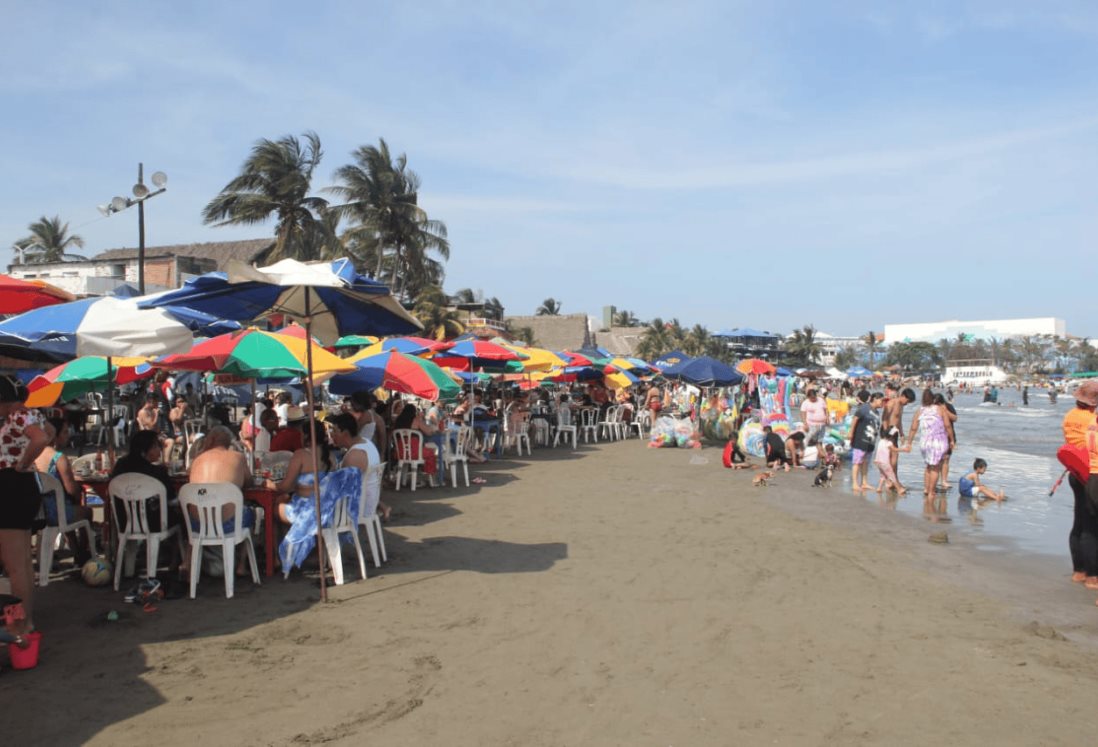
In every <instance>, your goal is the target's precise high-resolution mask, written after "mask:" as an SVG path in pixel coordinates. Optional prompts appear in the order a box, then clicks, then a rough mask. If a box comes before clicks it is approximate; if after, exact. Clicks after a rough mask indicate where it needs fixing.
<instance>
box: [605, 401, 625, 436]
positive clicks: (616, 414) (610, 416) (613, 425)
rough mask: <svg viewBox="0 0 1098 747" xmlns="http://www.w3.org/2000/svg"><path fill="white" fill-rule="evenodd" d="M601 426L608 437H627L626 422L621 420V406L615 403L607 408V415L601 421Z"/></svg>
mask: <svg viewBox="0 0 1098 747" xmlns="http://www.w3.org/2000/svg"><path fill="white" fill-rule="evenodd" d="M599 428H600V429H602V430H603V431H605V432H606V435H607V438H609V440H611V441H617V440H619V439H623V438H625V428H624V424H623V423H622V422H621V406H620V405H613V406H611V407H608V408H607V409H606V416H605V417H604V418H603V420H602V422H600V423H599Z"/></svg>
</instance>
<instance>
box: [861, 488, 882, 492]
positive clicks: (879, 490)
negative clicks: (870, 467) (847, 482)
mask: <svg viewBox="0 0 1098 747" xmlns="http://www.w3.org/2000/svg"><path fill="white" fill-rule="evenodd" d="M855 490H857V488H855ZM873 490H874V491H876V492H878V493H880V492H881V489H880V488H873Z"/></svg>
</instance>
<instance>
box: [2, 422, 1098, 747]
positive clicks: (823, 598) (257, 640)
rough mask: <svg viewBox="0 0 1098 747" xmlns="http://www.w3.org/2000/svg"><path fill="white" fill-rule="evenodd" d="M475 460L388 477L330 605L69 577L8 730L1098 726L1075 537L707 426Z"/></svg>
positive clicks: (275, 732) (809, 735)
mask: <svg viewBox="0 0 1098 747" xmlns="http://www.w3.org/2000/svg"><path fill="white" fill-rule="evenodd" d="M697 455H701V456H703V457H705V458H706V459H708V464H704V465H692V464H690V459H691V457H692V456H697ZM472 471H473V472H474V474H478V475H481V476H483V477H485V478H486V479H487V481H488V482H487V484H485V485H480V486H476V485H474V486H473V487H472V488H471V489H466V488H460V489H457V490H451V489H435V490H422V489H421V490H419V491H417V492H416V493H415V494H410V493H407V492H405V491H401V492H400V493H399V494H389V496H388V498H391V499H392V501H393V503H394V504H395V506H396V510H397V513H398V516H397V518H396V520H395V521H394V522H393V524H392V525H390V526H389V527H388V528H387V542H388V547H389V555H390V563H389V564H388V565H387V566H386V567H384V568H383V569H382V570H381V571H380V572H376V574H375V572H374V569H373V568H370V572H371V578H369V579H368V580H366V581H364V582H362V581H355V582H352V583H349V584H347V585H346V586H343V587H339V588H336V589H333V591H332V593H331V597H332V599H333V600H334V601H333V602H332V603H329V604H327V605H320V604H318V603H317V602H316V598H317V590H316V586H315V579H312V578H309V577H308V574H306V575H305V576H304V577H303V575H302V574H301V573H295V575H294V576H292V577H291V580H290V581H288V582H283V581H282V580H281V579H280V578H279V579H275V580H272V582H270V583H267V584H265V585H264V586H263V587H262V588H261V589H258V590H252V589H251V586H250V583H248V582H238V584H237V590H238V592H237V597H236V598H235V599H232V600H226V599H224V597H223V593H222V587H221V582H220V580H213V579H203V582H202V584H201V585H200V587H199V595H200V598H199V599H198V600H196V601H190V600H187V599H183V600H178V601H170V602H167V601H166V602H163V603H162V604H161V606H160V608H159V609H158V610H157V611H156V612H153V613H144V612H142V611H141V610H140V609H139V608H137V607H133V606H128V605H123V604H121V602H120V601H119V600H120V597H121V595H120V594H115V593H114V592H113V591H107V590H98V589H89V588H87V587H85V586H84V585H83V584H82V583H81V582H79V581H78V580H59V581H57V582H55V583H51V584H50V586H49V587H48V588H46V589H45V590H42V591H41V593H40V595H39V603H38V614H37V617H38V621H39V624H40V626H41V627H42V628H43V630H44V631H45V634H46V639H45V641H44V646H45V648H44V651H43V659H42V665H41V666H40V667H39V669H37V670H35V671H32V672H26V673H18V672H12V671H10V670H8V669H6V668H5V670H4V671H3V672H2V673H0V699H2V701H3V711H4V717H3V723H4V732H5V736H6V737H7V739H8V740H9V741H10V742H11V743H12V744H58V745H60V744H79V743H92V744H103V745H128V744H148V743H160V744H195V743H204V744H211V745H213V744H230V743H232V744H246V745H251V744H255V745H265V744H275V745H293V744H316V743H322V742H323V743H333V744H348V745H350V744H363V743H366V742H367V741H368V740H369V741H374V742H375V743H377V744H402V743H403V744H417V745H419V744H423V745H428V744H449V745H496V744H499V745H511V744H513V745H580V744H583V745H588V744H631V745H633V744H644V745H647V744H651V745H708V744H712V745H727V744H782V745H800V744H805V745H819V744H827V745H831V744H833V745H848V744H882V745H885V744H887V745H894V744H928V745H931V744H944V743H957V742H960V743H985V742H989V741H992V740H993V741H994V743H997V744H1006V745H1014V744H1017V745H1031V744H1043V745H1056V744H1063V745H1079V744H1089V743H1092V742H1093V741H1094V737H1093V735H1092V734H1091V731H1092V728H1091V723H1092V715H1091V714H1092V709H1093V705H1092V703H1093V697H1092V694H1093V693H1094V692H1095V691H1096V687H1098V648H1096V647H1095V640H1094V637H1093V631H1094V630H1095V629H1096V623H1098V608H1096V607H1095V606H1094V604H1093V601H1094V594H1093V593H1090V592H1086V591H1084V590H1083V589H1081V588H1079V587H1078V586H1075V585H1072V584H1071V583H1070V582H1069V581H1068V575H1069V571H1070V568H1069V567H1068V564H1067V561H1066V559H1060V560H1059V561H1054V560H1051V559H1048V558H1042V557H1037V556H1021V555H1017V554H1012V553H1010V552H1001V553H996V552H985V551H979V550H977V549H976V548H975V547H974V544H975V542H976V540H973V539H971V538H966V537H962V536H958V535H959V533H956V532H951V533H950V535H951V536H950V538H951V540H952V541H951V542H950V543H949V544H946V545H935V544H931V543H929V542H928V541H927V539H928V535H929V534H930V533H931V532H932V531H938V530H940V529H945V530H947V531H948V530H949V528H950V527H949V525H932V524H930V523H929V522H927V521H924V520H921V519H918V518H913V517H911V516H904V515H901V514H897V513H896V512H893V511H888V510H882V509H881V508H879V507H877V506H874V505H870V504H869V503H868V502H867V501H865V500H864V499H862V498H859V497H857V496H853V495H851V494H850V493H849V492H844V491H843V490H842V489H840V488H839V487H838V486H836V487H833V488H831V489H813V488H811V487H810V483H811V475H810V474H806V473H803V472H800V473H791V474H779V475H778V476H777V477H776V478H775V480H774V481H773V483H772V484H771V486H770V487H766V488H753V487H751V485H750V480H751V473H749V472H746V471H741V472H731V471H729V470H724V469H722V468H721V467H720V453H719V451H718V450H717V449H713V448H710V449H705V450H703V451H701V452H697V451H694V452H685V451H678V450H674V449H664V450H650V449H647V448H644V447H643V446H641V445H640V444H639V443H638V442H637V441H636V440H633V441H629V442H626V443H619V444H609V445H599V446H592V447H586V446H581V448H580V450H579V451H577V452H571V451H568V450H566V449H563V448H561V449H558V450H556V451H549V450H540V451H535V453H534V456H533V457H527V458H523V459H509V460H504V461H499V462H493V463H490V464H488V465H485V466H483V467H474V469H473V470H472ZM388 498H387V499H388ZM908 500H912V498H909V499H908ZM980 542H981V543H986V540H980ZM346 557H347V556H346V554H345V558H346ZM346 567H347V572H348V574H349V577H350V578H357V566H354V570H352V564H351V563H347V564H346ZM112 608H113V609H117V610H119V611H120V613H121V619H120V620H119V621H117V622H107V621H106V620H105V615H106V613H107V611H108V610H110V609H112Z"/></svg>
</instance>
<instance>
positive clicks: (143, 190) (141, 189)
mask: <svg viewBox="0 0 1098 747" xmlns="http://www.w3.org/2000/svg"><path fill="white" fill-rule="evenodd" d="M148 195H149V188H148V187H146V186H145V185H144V184H142V183H141V182H138V183H137V184H135V185H133V196H134V197H136V198H137V199H139V200H140V199H141V198H143V197H148Z"/></svg>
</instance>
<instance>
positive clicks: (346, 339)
mask: <svg viewBox="0 0 1098 747" xmlns="http://www.w3.org/2000/svg"><path fill="white" fill-rule="evenodd" d="M377 341H378V338H377V337H373V336H371V335H343V337H340V338H339V339H338V340H336V344H335V346H336V347H337V348H364V347H366V346H367V345H373V344H374V343H375V342H377Z"/></svg>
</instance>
